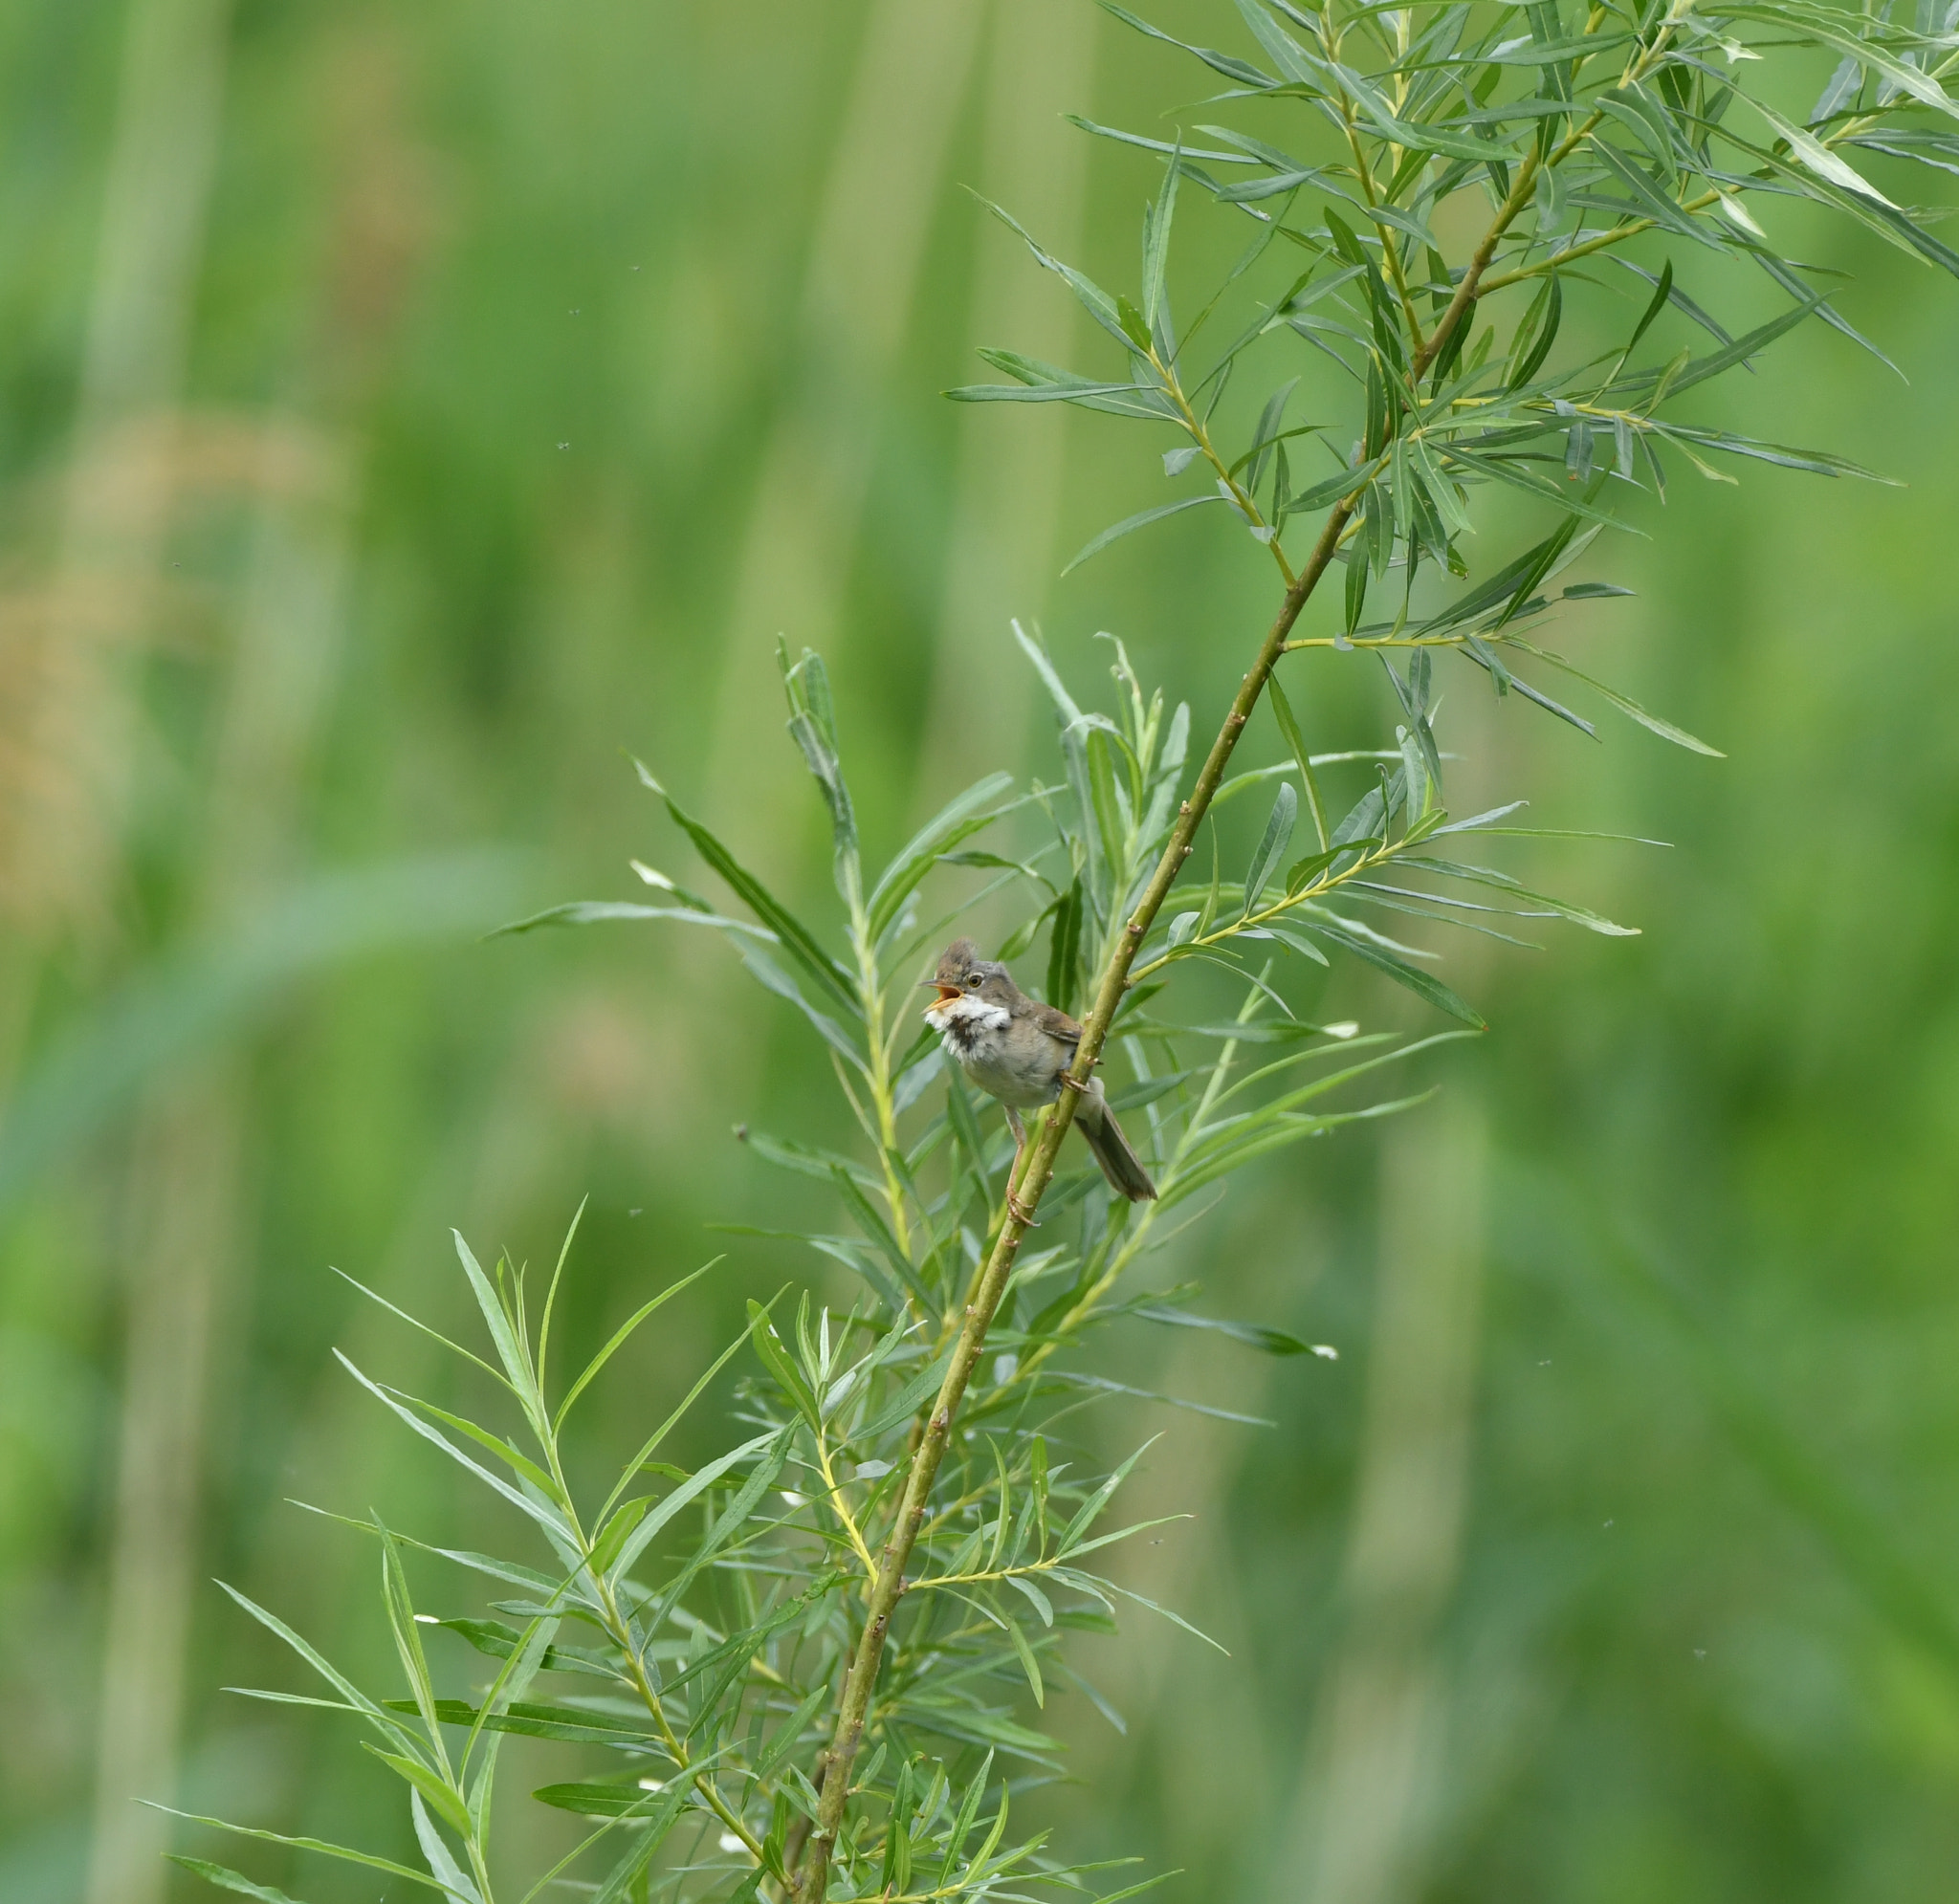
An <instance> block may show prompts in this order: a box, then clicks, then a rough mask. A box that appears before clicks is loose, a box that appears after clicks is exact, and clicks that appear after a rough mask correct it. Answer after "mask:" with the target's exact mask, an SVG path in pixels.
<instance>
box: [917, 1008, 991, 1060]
mask: <svg viewBox="0 0 1959 1904" xmlns="http://www.w3.org/2000/svg"><path fill="white" fill-rule="evenodd" d="M1012 1019H1013V1014H1012V1013H1011V1012H1009V1011H1008V1010H1007V1008H1006V1007H1005V1006H1004V1005H995V1004H990V1003H988V1002H987V1000H986V999H984V998H975V997H971V996H967V997H961V998H949V999H948V1000H947V1001H946V1002H945V1003H944V1004H943V1005H934V1006H933V1007H932V1009H931V1010H930V1011H928V1012H927V1013H926V1014H925V1022H926V1023H927V1024H929V1025H930V1026H931V1027H932V1029H933V1030H934V1031H935V1032H937V1033H938V1035H939V1037H940V1038H941V1039H942V1040H944V1043H945V1047H946V1049H947V1050H948V1051H950V1052H951V1053H952V1054H953V1056H954V1057H956V1058H957V1057H958V1056H959V1055H960V1051H961V1048H962V1044H963V1042H964V1041H965V1040H970V1039H972V1038H973V1037H974V1036H975V1035H976V1034H978V1033H979V1032H987V1031H1004V1030H1005V1029H1006V1028H1007V1026H1008V1025H1009V1024H1010V1023H1011V1022H1012Z"/></svg>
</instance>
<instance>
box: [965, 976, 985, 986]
mask: <svg viewBox="0 0 1959 1904" xmlns="http://www.w3.org/2000/svg"><path fill="white" fill-rule="evenodd" d="M985 982H986V981H985V980H984V979H983V978H982V977H981V976H980V975H979V974H978V973H977V972H969V973H967V974H966V983H967V984H968V985H971V986H973V987H974V988H975V989H976V990H977V989H978V988H979V986H981V985H983V984H985Z"/></svg>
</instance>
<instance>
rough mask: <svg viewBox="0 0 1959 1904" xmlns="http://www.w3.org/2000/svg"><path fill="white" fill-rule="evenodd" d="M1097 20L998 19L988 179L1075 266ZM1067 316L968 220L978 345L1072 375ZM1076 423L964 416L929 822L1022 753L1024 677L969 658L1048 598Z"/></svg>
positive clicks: (930, 718) (1027, 9) (1036, 10)
mask: <svg viewBox="0 0 1959 1904" xmlns="http://www.w3.org/2000/svg"><path fill="white" fill-rule="evenodd" d="M1100 18H1101V15H1100V13H1099V12H1098V11H1096V10H1095V9H1093V8H1090V7H1077V6H1064V7H1057V6H1053V5H1051V4H1050V3H1049V0H997V5H996V7H995V11H994V16H993V45H992V50H991V61H990V65H989V68H988V72H987V78H986V99H985V129H984V134H983V139H984V146H983V150H982V152H981V155H980V164H979V170H980V176H981V177H982V178H984V179H985V180H986V181H987V186H988V189H989V190H990V191H992V192H994V193H996V194H997V195H998V196H999V197H1001V198H1002V200H1003V201H1004V202H1005V203H1007V204H1009V205H1016V206H1024V207H1025V208H1026V210H1027V216H1028V217H1029V218H1031V219H1034V220H1035V221H1036V222H1038V224H1039V226H1040V229H1041V230H1044V231H1050V232H1052V233H1053V234H1054V237H1055V241H1056V242H1057V244H1058V245H1059V247H1060V249H1061V250H1062V251H1063V252H1066V253H1068V255H1073V254H1074V253H1075V252H1078V251H1079V249H1080V246H1081V233H1082V217H1083V206H1084V199H1085V194H1084V189H1083V186H1084V181H1085V179H1086V177H1087V172H1088V143H1087V142H1086V141H1085V140H1084V139H1083V138H1082V137H1081V135H1080V134H1079V133H1078V132H1076V131H1075V130H1074V128H1073V127H1072V126H1070V125H1069V124H1068V121H1067V120H1066V119H1065V117H1064V115H1065V114H1066V113H1068V111H1070V110H1072V109H1077V108H1079V107H1081V106H1082V104H1083V102H1084V101H1086V100H1089V99H1091V98H1093V97H1094V79H1095V60H1096V50H1097V26H1098V22H1099V21H1100ZM1074 312H1075V306H1074V303H1073V300H1072V299H1069V298H1063V297H1057V296H1056V295H1055V293H1054V289H1053V287H1052V286H1050V285H1049V284H1047V283H1046V281H1045V280H1044V279H1043V278H1042V277H1041V276H1040V275H1039V274H1036V273H1033V272H1030V271H1029V270H1028V269H1027V265H1026V258H1025V257H1024V254H1023V252H1022V250H1021V247H1020V246H1019V245H1018V244H1016V243H1015V242H1014V240H1013V239H1012V237H1011V236H1010V235H1009V234H1008V233H1006V232H1004V231H1002V230H1000V229H999V227H998V226H997V225H996V224H995V222H994V221H993V220H991V219H988V218H984V217H979V216H978V215H976V216H975V218H974V243H973V294H972V308H971V312H970V315H969V317H968V321H967V325H966V333H967V338H968V340H969V342H970V343H972V344H973V345H976V346H977V345H980V344H986V343H991V342H992V341H993V339H996V338H1002V337H1007V338H1015V339H1024V340H1025V344H1026V348H1027V349H1029V350H1030V351H1032V352H1033V353H1034V354H1035V355H1036V356H1039V357H1045V358H1047V359H1048V360H1050V361H1053V362H1056V363H1064V362H1066V361H1068V358H1069V357H1070V355H1071V354H1072V351H1073V346H1074V337H1075V330H1076V325H1075V321H1074ZM1068 422H1069V420H1068V416H1067V415H1066V414H1065V412H1064V409H1063V407H1062V406H1061V405H1055V406H1054V407H1052V408H1051V409H1049V410H1047V411H1046V412H1045V413H1036V414H1035V415H1032V416H1028V415H1025V414H1023V415H1021V416H1020V417H1017V418H1014V419H1011V420H1009V419H1006V418H1001V417H995V416H992V415H989V414H988V413H987V412H986V411H985V410H983V409H981V408H979V406H973V407H969V408H967V409H965V410H963V411H962V412H961V415H960V419H959V425H958V449H957V457H958V462H957V474H956V476H955V487H954V492H953V511H952V520H951V522H950V524H949V526H948V532H947V546H946V557H945V587H944V594H943V596H942V599H941V606H940V610H939V620H938V629H937V640H936V645H935V651H934V658H933V678H932V699H931V702H930V706H929V709H928V711H927V714H926V721H925V740H924V743H923V745H922V746H921V747H920V748H919V751H918V760H917V768H916V774H917V786H916V791H915V793H914V795H913V802H912V803H913V807H914V809H916V810H917V812H918V813H919V814H920V815H921V816H922V815H923V814H925V813H927V812H930V811H931V810H932V809H933V807H934V806H935V804H936V799H937V796H938V795H939V793H940V792H941V790H942V789H944V788H945V787H948V786H964V785H966V784H967V782H969V781H971V780H975V779H978V778H979V776H980V775H981V774H983V773H985V772H987V771H988V770H989V769H990V768H992V767H995V766H997V765H999V764H1000V762H1002V761H1003V760H1012V759H1015V758H1017V757H1018V756H1019V755H1020V754H1021V752H1022V748H1023V744H1024V739H1025V729H1026V719H1027V712H1028V699H1027V696H1028V691H1029V689H1030V686H1031V684H1030V682H1029V680H1028V678H1027V676H1026V675H1025V673H1024V671H1023V670H1022V669H1020V668H1018V667H1005V666H996V667H988V668H987V669H986V684H987V691H986V692H985V693H984V694H975V693H973V692H972V691H971V688H972V682H973V678H974V672H975V668H976V667H977V666H978V665H979V663H978V662H977V660H976V657H982V656H984V657H999V658H1001V659H1002V660H1003V659H1004V658H1005V657H1006V656H1007V654H1008V653H1009V648H1008V646H1007V643H1006V639H1005V637H1006V627H1007V624H1008V623H1009V622H1010V621H1012V620H1013V619H1014V618H1015V617H1016V616H1018V617H1019V618H1020V619H1021V620H1022V621H1024V622H1034V621H1038V619H1039V618H1040V615H1041V613H1042V611H1043V609H1044V607H1045V605H1046V597H1047V593H1048V590H1049V589H1050V588H1051V586H1052V585H1053V580H1054V570H1055V566H1056V561H1057V554H1056V545H1055V536H1056V532H1057V528H1058V525H1059V521H1060V515H1061V495H1062V474H1063V471H1064V468H1065V466H1066V461H1067V453H1068Z"/></svg>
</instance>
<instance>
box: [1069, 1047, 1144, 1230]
mask: <svg viewBox="0 0 1959 1904" xmlns="http://www.w3.org/2000/svg"><path fill="white" fill-rule="evenodd" d="M1075 1128H1076V1129H1077V1130H1079V1131H1080V1132H1081V1133H1082V1135H1083V1136H1084V1137H1085V1138H1087V1139H1088V1142H1089V1149H1090V1150H1092V1151H1093V1152H1094V1153H1095V1161H1096V1162H1097V1163H1098V1164H1100V1165H1101V1166H1102V1174H1103V1175H1104V1176H1105V1177H1107V1178H1108V1179H1109V1187H1110V1189H1111V1190H1112V1191H1114V1192H1115V1193H1116V1194H1117V1195H1118V1196H1126V1197H1128V1198H1129V1200H1130V1201H1131V1202H1132V1203H1154V1202H1155V1201H1156V1185H1155V1184H1154V1183H1153V1182H1151V1180H1150V1173H1149V1171H1146V1170H1145V1169H1144V1168H1143V1160H1142V1159H1141V1158H1140V1157H1138V1156H1137V1155H1136V1153H1135V1152H1134V1150H1133V1149H1131V1148H1130V1142H1129V1139H1128V1138H1127V1137H1125V1136H1124V1135H1123V1134H1122V1126H1121V1125H1119V1124H1118V1123H1116V1121H1115V1113H1114V1112H1113V1111H1112V1110H1111V1109H1110V1108H1109V1106H1108V1105H1107V1104H1106V1103H1104V1102H1103V1098H1102V1083H1101V1080H1100V1079H1099V1078H1098V1079H1097V1080H1096V1081H1095V1083H1094V1086H1093V1088H1092V1089H1091V1090H1090V1091H1088V1092H1086V1093H1085V1094H1084V1095H1083V1098H1082V1102H1081V1104H1080V1105H1079V1106H1078V1107H1077V1109H1076V1111H1075Z"/></svg>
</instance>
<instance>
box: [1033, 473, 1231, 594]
mask: <svg viewBox="0 0 1959 1904" xmlns="http://www.w3.org/2000/svg"><path fill="white" fill-rule="evenodd" d="M1229 500H1230V498H1229V497H1228V496H1222V495H1218V494H1215V493H1213V494H1210V495H1191V496H1184V497H1182V498H1181V499H1180V500H1178V501H1177V502H1166V503H1159V504H1158V505H1157V506H1156V508H1155V509H1145V510H1141V511H1139V512H1138V513H1137V514H1134V515H1130V516H1125V517H1124V518H1123V519H1122V520H1121V521H1120V522H1117V523H1115V524H1113V525H1112V526H1111V527H1110V528H1107V529H1105V530H1103V532H1102V533H1101V535H1099V536H1093V537H1091V538H1090V540H1089V541H1087V542H1085V543H1084V544H1083V545H1082V546H1081V547H1080V548H1079V549H1077V550H1076V551H1075V553H1074V554H1073V556H1071V557H1070V558H1068V565H1067V567H1065V568H1064V569H1063V570H1062V574H1063V575H1070V574H1072V573H1073V572H1074V571H1075V570H1076V569H1078V568H1080V567H1081V565H1082V564H1083V563H1084V562H1085V561H1087V560H1088V559H1089V558H1090V557H1091V556H1099V555H1100V554H1101V553H1102V551H1103V550H1104V549H1106V548H1108V547H1109V545H1110V544H1111V543H1112V542H1119V541H1121V540H1122V538H1123V537H1124V536H1132V535H1134V533H1135V532H1136V531H1137V530H1138V529H1144V528H1147V527H1148V526H1149V525H1150V524H1151V523H1152V522H1160V521H1162V519H1163V518H1164V517H1165V516H1166V515H1178V514H1181V513H1182V512H1183V511H1184V510H1186V509H1201V508H1202V507H1203V506H1204V505H1205V504H1206V503H1213V502H1228V501H1229Z"/></svg>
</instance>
